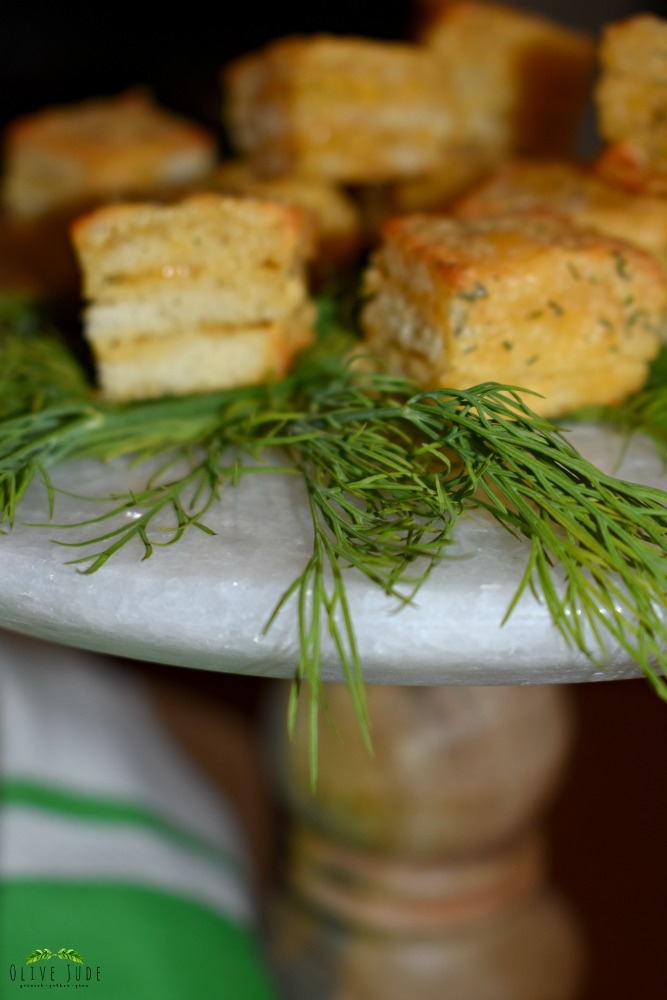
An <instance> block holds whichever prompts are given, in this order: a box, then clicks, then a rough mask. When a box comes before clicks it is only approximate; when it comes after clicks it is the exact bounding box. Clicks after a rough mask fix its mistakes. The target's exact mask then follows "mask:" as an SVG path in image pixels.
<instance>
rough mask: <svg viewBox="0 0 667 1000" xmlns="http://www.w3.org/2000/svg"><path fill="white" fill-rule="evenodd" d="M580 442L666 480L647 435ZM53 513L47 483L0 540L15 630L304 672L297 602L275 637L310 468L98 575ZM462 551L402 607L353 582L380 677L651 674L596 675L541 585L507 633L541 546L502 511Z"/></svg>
mask: <svg viewBox="0 0 667 1000" xmlns="http://www.w3.org/2000/svg"><path fill="white" fill-rule="evenodd" d="M572 438H573V440H574V441H575V443H576V444H577V446H578V447H579V448H580V450H581V451H582V452H583V453H584V454H585V455H586V457H589V458H591V459H592V460H593V461H595V462H596V463H597V464H598V465H599V466H600V467H602V468H604V469H605V471H610V472H613V473H614V474H615V475H619V476H621V477H623V478H626V479H632V480H636V481H641V482H644V483H650V484H653V485H658V486H663V487H667V473H666V472H665V470H664V469H663V466H662V463H661V462H660V460H659V459H658V458H657V456H656V454H655V452H654V449H653V447H652V445H651V444H650V442H648V441H646V440H642V439H636V440H634V441H633V442H632V444H631V445H630V447H629V448H627V449H626V448H625V445H626V444H627V442H626V441H625V440H624V439H623V438H622V437H621V436H619V435H616V434H615V433H612V432H610V431H609V430H601V429H599V428H594V427H579V428H576V430H574V431H573V432H572ZM144 477H145V472H141V471H140V470H129V471H128V470H127V469H126V467H125V466H123V465H113V466H111V467H103V466H101V465H99V464H98V463H92V462H82V463H72V464H70V465H68V466H66V467H61V468H57V469H55V470H54V471H53V480H54V482H55V484H56V486H59V487H62V488H63V489H67V490H70V491H74V492H77V493H80V494H83V495H86V496H99V495H107V494H110V493H113V492H114V491H120V490H122V489H125V488H126V487H127V486H128V484H130V483H131V484H133V485H134V486H135V487H136V486H138V485H140V484H142V482H143V480H144ZM98 510H99V508H98V507H97V506H95V505H93V504H90V503H88V502H87V501H85V500H81V499H78V498H76V497H73V496H68V495H58V496H57V501H56V509H55V516H54V520H55V521H56V522H76V521H80V520H81V519H82V518H85V517H90V516H92V515H94V514H95V513H96V512H98ZM128 516H131V514H130V515H128ZM47 520H48V509H47V499H46V494H45V491H44V489H43V487H42V485H41V484H34V485H33V487H31V489H30V491H29V492H28V494H27V495H26V497H25V498H24V500H23V501H22V503H21V505H20V508H19V515H18V518H17V523H16V526H15V528H14V530H13V531H11V532H10V533H9V534H7V535H6V536H4V537H0V566H1V567H2V572H1V573H0V625H1V626H4V627H6V628H9V629H12V630H15V631H18V632H25V633H29V634H31V635H36V636H40V637H43V638H47V639H51V640H53V641H55V642H59V643H64V644H67V645H72V646H80V647H84V648H88V649H93V650H97V651H99V652H107V653H112V654H116V655H120V656H126V657H131V658H135V659H144V660H150V661H154V662H158V663H165V664H175V665H183V666H190V667H198V668H204V669H207V670H216V671H224V672H232V673H241V674H260V675H265V676H272V677H291V676H292V675H293V672H294V665H295V662H296V658H297V632H296V624H295V622H296V610H295V606H294V604H292V605H291V606H290V607H287V608H285V609H284V611H283V612H282V614H281V615H280V617H279V618H278V620H277V621H276V623H275V624H274V626H273V627H272V629H271V630H270V632H269V633H268V635H263V634H262V633H263V627H264V624H265V622H266V621H267V619H268V617H269V615H270V613H271V611H272V609H273V607H274V606H275V604H276V602H277V601H278V600H279V598H280V596H281V594H282V593H283V592H284V590H285V589H286V588H287V587H288V586H289V584H290V583H291V582H292V580H293V579H294V578H295V577H296V576H297V575H298V574H299V572H300V571H301V570H302V568H303V566H304V565H305V563H306V560H307V557H308V555H309V552H310V547H311V538H312V534H311V529H310V524H309V515H308V512H307V510H306V505H305V497H304V495H303V491H302V487H301V484H300V482H299V480H298V479H297V478H296V477H290V476H286V475H275V476H274V475H270V476H264V475H257V476H248V477H246V478H244V479H242V481H241V483H240V485H239V486H238V487H236V488H230V489H227V490H225V491H224V494H223V497H222V499H221V501H220V502H219V503H217V504H216V505H215V507H214V509H213V510H211V511H210V513H209V514H208V515H207V517H206V519H205V520H206V523H207V524H208V525H209V526H210V527H211V528H212V529H213V530H214V531H215V532H216V535H215V537H212V536H210V535H208V534H205V533H203V532H200V531H198V530H196V529H192V530H190V531H189V532H188V534H187V536H186V537H185V538H184V539H182V540H180V541H179V542H177V543H176V544H175V545H173V546H170V547H166V548H157V549H156V550H155V551H154V554H153V556H152V557H151V558H150V559H148V560H145V561H141V556H142V554H143V550H142V548H141V546H140V544H138V543H137V544H136V545H134V544H132V545H130V546H128V547H127V548H125V549H123V550H122V551H120V552H119V553H118V554H117V555H115V556H114V557H113V558H112V559H111V560H110V561H109V562H108V563H107V564H106V565H105V566H104V567H103V568H102V569H101V570H99V571H98V572H97V573H95V574H92V575H82V574H81V573H79V572H77V571H76V568H74V567H72V566H70V565H67V564H66V563H67V560H68V559H71V558H75V557H77V556H80V555H81V554H83V552H85V551H86V550H80V549H68V548H63V547H62V546H61V545H58V544H53V541H52V539H56V540H59V541H61V542H65V541H72V540H75V539H78V538H82V537H90V532H89V533H88V535H87V536H85V534H84V533H83V532H82V531H79V530H78V529H76V530H74V531H66V532H64V531H59V530H57V529H54V528H51V527H50V526H49V527H40V528H37V527H32V526H30V525H31V523H34V522H44V521H47ZM103 528H104V525H101V526H100V528H99V530H100V531H101V530H103ZM168 537H169V534H168V533H167V534H166V535H165V538H168ZM448 551H449V556H448V558H447V559H446V560H445V561H444V562H443V563H442V564H441V565H440V566H439V567H438V568H437V569H436V570H435V572H434V573H433V574H432V576H431V578H430V580H429V581H428V583H427V584H426V586H424V587H423V589H422V590H421V591H420V593H419V595H418V597H417V599H416V601H415V604H414V606H411V607H404V608H402V609H401V610H398V605H397V602H396V601H395V600H393V599H390V598H387V597H386V596H385V595H384V594H383V593H382V592H380V591H379V590H378V588H377V587H375V586H374V585H372V584H370V583H369V582H368V581H367V580H365V579H363V578H362V577H361V576H360V575H356V574H352V573H350V574H349V575H348V592H349V595H350V601H351V607H352V609H353V614H354V621H355V626H356V631H357V635H358V641H359V647H360V652H361V658H362V663H363V665H364V674H365V677H366V679H367V681H369V682H370V683H391V684H436V683H439V684H443V683H444V684H523V683H561V682H569V681H590V680H598V679H614V678H621V677H632V676H636V675H637V668H636V667H635V665H634V664H632V663H630V662H628V657H627V655H626V654H625V653H624V652H622V651H621V650H619V649H617V648H613V647H612V648H611V649H610V652H609V659H608V663H607V664H606V667H605V670H604V671H599V670H596V669H595V668H594V667H593V666H591V664H590V662H589V661H588V660H587V659H586V658H585V657H584V656H583V655H582V654H581V653H579V652H577V651H576V650H573V649H571V648H568V646H567V644H566V643H565V642H564V640H563V639H562V638H561V637H560V635H559V634H558V632H557V631H556V629H555V628H554V626H553V625H552V623H551V621H550V618H549V614H548V611H547V609H546V608H545V607H544V606H542V605H540V604H539V603H538V602H537V601H536V600H535V599H534V598H533V597H532V596H531V595H530V594H527V595H525V596H524V598H523V599H522V601H521V602H520V604H519V606H518V607H517V608H516V610H515V611H514V613H513V614H512V616H511V618H510V619H509V621H508V622H507V623H506V624H505V625H504V626H502V627H501V622H502V619H503V616H504V614H505V611H506V609H507V607H508V605H509V602H510V600H511V597H512V595H513V594H514V591H515V588H516V586H517V583H518V581H519V580H520V578H521V574H522V572H523V569H524V566H525V561H526V554H527V547H526V546H525V545H524V544H522V543H521V542H519V541H517V540H515V539H513V538H512V537H511V536H510V535H509V534H508V533H507V532H506V531H505V530H504V529H503V528H501V527H500V526H498V525H497V524H496V523H495V522H494V521H493V520H492V519H491V518H490V517H487V516H485V515H481V514H480V515H479V516H475V517H474V518H471V519H469V520H466V521H465V522H463V523H461V525H460V527H459V530H458V531H457V534H456V544H455V545H453V546H452V547H451V549H450V550H448ZM326 638H327V640H328V636H327V637H326ZM323 670H324V675H325V677H326V679H327V680H332V681H335V680H340V679H341V674H340V671H339V667H338V663H337V658H336V653H335V650H334V648H333V645H332V643H331V642H330V641H328V642H325V646H324V654H323Z"/></svg>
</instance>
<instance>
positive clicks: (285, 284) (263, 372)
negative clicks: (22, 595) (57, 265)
mask: <svg viewBox="0 0 667 1000" xmlns="http://www.w3.org/2000/svg"><path fill="white" fill-rule="evenodd" d="M306 229H307V225H306V222H305V220H304V218H303V216H302V214H301V213H300V212H299V211H298V210H297V209H295V208H292V207H290V206H287V205H283V204H279V203H277V202H271V201H261V200H259V199H255V198H238V197H224V196H222V195H215V194H211V193H208V194H199V195H193V196H192V197H190V198H187V199H185V200H183V201H181V202H178V203H175V204H172V205H159V204H152V203H135V204H119V205H113V206H107V207H105V208H101V209H98V210H97V211H95V212H93V213H91V214H89V215H87V216H84V217H83V218H82V219H80V220H78V221H77V222H76V223H75V225H74V226H73V229H72V238H73V242H74V246H75V250H76V252H77V255H78V258H79V261H80V264H81V269H82V272H83V288H84V295H85V297H86V298H87V300H88V302H89V305H88V307H87V309H86V312H85V334H86V337H87V339H88V341H89V342H90V344H91V347H92V350H93V354H94V356H95V360H96V362H97V364H98V373H99V380H100V385H101V388H102V391H103V393H104V395H105V396H107V398H111V399H129V398H137V396H143V397H147V396H159V395H163V394H169V393H179V394H181V393H190V392H203V391H210V390H211V389H213V388H229V387H230V386H233V385H246V384H251V383H254V382H257V381H264V380H266V379H269V378H275V377H277V376H279V375H282V374H283V373H284V372H285V370H286V369H287V367H288V365H289V363H290V361H291V360H292V358H293V357H294V355H295V354H296V353H297V352H298V351H299V350H301V349H302V348H303V347H304V346H306V344H307V343H309V342H310V340H311V339H312V337H313V320H314V315H313V309H312V306H311V304H310V302H309V300H308V297H307V290H306V276H305V253H306V250H307V245H308V242H307V238H306ZM244 345H245V354H244Z"/></svg>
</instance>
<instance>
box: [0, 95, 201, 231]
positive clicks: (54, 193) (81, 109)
mask: <svg viewBox="0 0 667 1000" xmlns="http://www.w3.org/2000/svg"><path fill="white" fill-rule="evenodd" d="M215 155H216V151H215V142H214V140H213V137H212V136H211V135H210V134H209V133H208V132H207V131H206V130H204V129H203V128H200V127H199V126H198V125H194V124H192V123H190V122H188V121H186V120H184V119H182V118H180V117H178V116H176V115H174V114H172V113H170V112H168V111H166V110H164V109H163V108H161V107H159V106H158V105H157V104H155V103H154V102H153V100H152V99H151V98H150V96H149V95H148V94H146V93H145V92H144V91H142V90H130V91H127V92H126V93H124V94H120V95H119V96H117V97H108V98H99V99H95V100H90V101H82V102H80V103H78V104H71V105H63V106H58V107H52V108H46V109H45V110H43V111H39V112H37V113H36V114H32V115H27V116H25V117H23V118H19V119H17V120H16V121H14V122H13V123H12V124H11V125H10V126H9V127H8V129H7V132H6V135H5V180H4V191H3V201H4V204H5V208H6V210H7V211H8V212H9V213H11V214H13V215H17V216H20V217H26V218H33V217H35V216H39V215H42V214H43V213H45V212H49V211H52V210H53V209H59V208H62V207H63V206H68V205H70V204H85V203H88V204H93V203H97V202H100V201H108V200H112V199H115V198H119V197H124V196H127V195H141V194H143V195H144V196H146V195H152V194H154V193H155V191H156V190H157V191H159V190H160V189H163V188H168V187H173V186H175V185H180V184H187V183H189V182H191V181H193V180H195V179H196V178H199V177H202V176H204V175H205V174H206V173H207V172H208V171H209V170H210V169H211V168H212V166H213V163H214V161H215Z"/></svg>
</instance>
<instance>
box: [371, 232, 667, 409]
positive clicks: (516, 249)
mask: <svg viewBox="0 0 667 1000" xmlns="http://www.w3.org/2000/svg"><path fill="white" fill-rule="evenodd" d="M365 285H366V293H367V295H368V301H367V303H366V305H365V307H364V310H363V313H362V325H363V329H364V334H365V337H366V340H367V342H368V345H369V347H370V348H371V350H372V351H374V352H375V353H376V354H377V355H379V356H380V357H381V358H382V359H383V360H384V362H385V363H386V364H387V366H388V367H389V368H390V369H391V370H394V371H398V372H401V373H403V374H404V375H407V376H408V377H409V378H411V379H413V380H414V381H415V382H416V383H418V384H420V385H421V386H424V387H426V388H434V387H438V386H441V387H450V388H466V387H470V386H473V385H476V384H479V383H482V382H486V381H496V382H501V383H505V384H508V385H513V386H519V387H522V388H525V389H529V390H532V391H534V392H536V393H539V394H540V395H539V396H530V397H529V398H528V400H527V401H528V404H529V405H530V406H531V407H533V409H535V410H536V411H537V412H538V413H542V414H543V415H545V416H558V415H560V414H563V413H567V412H568V411H570V410H573V409H576V408H578V407H582V406H586V405H588V404H595V403H616V402H618V401H620V400H622V399H623V398H625V397H626V396H628V395H629V394H631V393H633V392H635V391H636V390H638V389H639V388H640V387H641V386H642V385H643V384H644V381H645V379H646V377H647V373H648V363H649V361H650V360H651V359H652V358H653V357H654V356H655V355H656V354H657V352H658V349H659V344H660V334H661V331H662V328H663V325H664V320H665V312H666V309H667V279H666V277H665V272H664V270H663V268H662V267H661V266H660V265H659V263H658V262H657V261H656V260H655V258H654V257H652V256H650V255H649V254H645V253H644V252H643V251H641V250H639V249H637V248H636V247H634V246H632V245H630V244H627V243H624V242H622V241H620V240H616V239H613V238H612V237H607V236H603V235H601V234H599V233H597V232H595V231H593V230H586V229H581V228H578V227H576V226H574V225H572V224H571V223H569V222H568V221H567V220H565V219H562V218H560V217H558V216H555V215H549V214H546V213H544V214H542V213H534V214H532V215H520V216H506V217H495V218H485V219H479V220H470V221H464V220H460V219H455V218H449V217H445V216H405V217H404V218H401V219H395V220H392V221H391V222H389V223H388V224H387V226H386V227H385V232H384V240H383V242H382V244H381V246H380V247H379V248H378V250H377V252H376V254H375V256H374V258H373V261H372V264H371V266H370V268H369V270H368V271H367V273H366V278H365ZM540 397H542V398H540Z"/></svg>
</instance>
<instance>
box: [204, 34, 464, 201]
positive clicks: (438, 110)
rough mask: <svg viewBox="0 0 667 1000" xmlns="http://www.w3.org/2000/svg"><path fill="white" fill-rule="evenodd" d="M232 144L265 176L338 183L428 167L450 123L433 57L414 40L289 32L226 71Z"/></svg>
mask: <svg viewBox="0 0 667 1000" xmlns="http://www.w3.org/2000/svg"><path fill="white" fill-rule="evenodd" d="M224 86H225V89H226V117H227V121H228V124H229V127H230V131H231V135H232V139H233V141H234V143H235V145H236V148H237V150H238V151H239V152H240V153H242V154H244V155H247V156H249V157H250V158H251V159H252V160H253V162H254V164H255V167H256V169H257V170H258V171H261V172H263V173H265V174H267V175H277V174H288V173H298V174H302V175H306V176H312V177H319V178H324V179H329V180H333V181H340V182H345V183H365V182H373V181H382V180H388V179H393V178H400V177H409V176H413V175H415V174H419V173H423V172H425V171H428V170H429V169H430V168H431V167H435V165H436V164H437V162H438V159H439V153H440V148H441V146H442V144H443V142H446V141H447V140H448V139H449V138H450V136H451V135H452V132H453V129H454V127H455V123H454V120H453V118H452V114H451V112H450V109H449V106H448V102H447V100H446V99H445V98H443V96H442V92H441V87H440V82H439V75H438V70H437V65H436V63H435V60H434V59H433V57H432V55H431V54H430V53H429V52H427V51H426V50H423V49H421V48H420V47H419V46H417V45H411V44H408V43H402V42H381V41H372V40H369V39H364V38H354V37H352V38H341V37H334V36H330V35H315V36H312V37H290V38H285V39H280V40H278V41H276V42H273V43H272V44H270V45H269V46H268V47H267V48H265V49H264V50H262V51H260V52H258V53H253V54H251V55H249V56H245V57H243V58H241V59H239V60H237V61H236V62H234V63H232V65H231V66H230V67H228V69H227V70H226V71H225V73H224Z"/></svg>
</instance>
